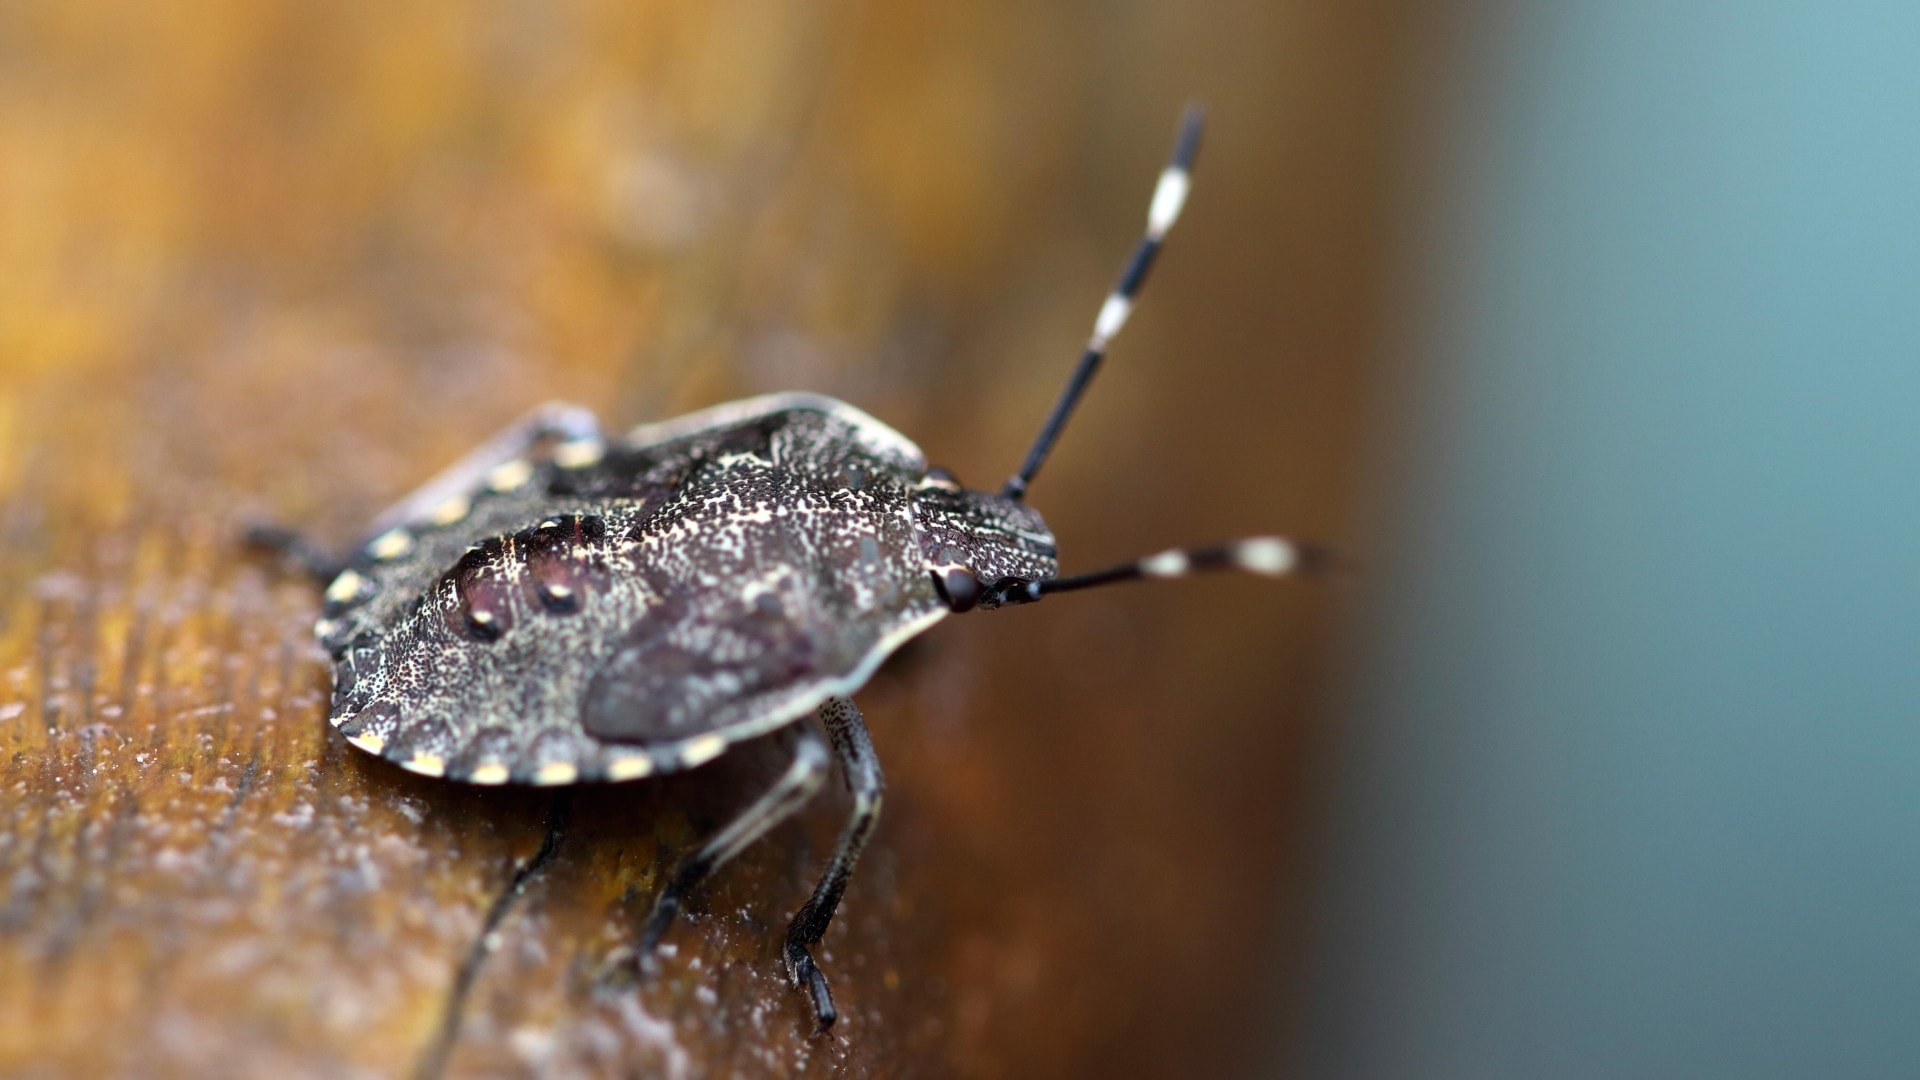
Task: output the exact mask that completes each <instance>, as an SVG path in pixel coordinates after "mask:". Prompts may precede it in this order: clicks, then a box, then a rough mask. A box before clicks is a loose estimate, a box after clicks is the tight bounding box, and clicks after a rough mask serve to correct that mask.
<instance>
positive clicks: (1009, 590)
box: [992, 536, 1328, 604]
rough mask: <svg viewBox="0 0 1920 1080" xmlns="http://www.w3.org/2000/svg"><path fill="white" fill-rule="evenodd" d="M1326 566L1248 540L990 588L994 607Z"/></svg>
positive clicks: (1273, 543) (1274, 539) (1308, 553)
mask: <svg viewBox="0 0 1920 1080" xmlns="http://www.w3.org/2000/svg"><path fill="white" fill-rule="evenodd" d="M1327 563H1328V556H1327V554H1326V553H1325V552H1324V551H1322V550H1320V549H1319V548H1315V547H1308V546H1306V545H1303V544H1298V543H1295V542H1294V541H1292V540H1288V539H1286V538H1285V537H1281V536H1250V537H1248V538H1247V539H1245V540H1236V541H1234V542H1232V543H1230V544H1221V545H1219V546H1217V547H1198V548H1172V549H1170V550H1167V551H1162V552H1160V553H1159V554H1156V555H1149V556H1147V557H1146V558H1144V559H1135V560H1134V561H1133V562H1129V563H1121V564H1120V565H1119V566H1110V567H1108V568H1106V569H1105V570H1095V571H1093V572H1091V573H1086V574H1074V575H1072V576H1070V577H1052V578H1043V579H1041V580H1039V581H1020V580H1018V579H1008V580H1004V581H1001V582H999V583H997V584H995V585H994V587H993V589H992V592H993V593H994V594H995V595H994V597H993V601H994V603H996V604H1030V603H1032V602H1033V601H1035V600H1038V599H1040V598H1041V597H1043V596H1052V595H1053V594H1054V593H1063V592H1073V591H1075V590H1076V589H1091V588H1093V587H1094V586H1096V585H1111V584H1114V583H1115V582H1120V581H1140V580H1142V579H1145V578H1181V577H1186V576H1187V575H1188V574H1192V573H1195V572H1196V571H1205V570H1240V571H1244V572H1246V573H1249V574H1260V575H1262V576H1265V577H1290V576H1292V575H1295V574H1313V573H1317V572H1319V571H1320V570H1321V569H1323V568H1324V567H1325V566H1326V565H1327Z"/></svg>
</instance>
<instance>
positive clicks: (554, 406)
mask: <svg viewBox="0 0 1920 1080" xmlns="http://www.w3.org/2000/svg"><path fill="white" fill-rule="evenodd" d="M549 440H553V441H558V442H561V443H571V444H574V445H575V446H576V447H578V448H581V449H582V450H586V451H588V452H597V448H598V447H600V445H601V443H602V440H601V436H600V422H599V421H598V420H595V419H594V416H593V413H592V412H590V411H588V410H586V409H583V408H581V407H580V406H578V405H567V404H564V403H562V402H558V401H549V402H547V403H546V404H544V405H539V406H536V407H534V409H533V410H532V411H530V412H528V413H527V414H526V415H525V416H522V417H521V418H520V419H518V420H515V421H514V422H513V423H511V424H509V425H507V427H506V428H504V429H502V430H501V432H500V433H499V434H498V435H495V436H494V437H493V438H491V439H488V440H487V441H486V442H484V443H482V444H480V446H479V447H478V448H476V449H475V450H474V451H473V452H472V453H469V454H468V455H467V456H466V457H463V458H461V459H460V460H459V461H456V462H454V463H453V464H452V465H449V466H448V467H447V468H446V469H444V470H443V471H441V473H440V474H439V475H438V476H435V477H434V478H433V479H431V480H429V481H427V482H426V483H425V484H423V485H421V486H420V488H419V489H418V490H416V491H415V492H414V493H413V494H411V495H408V496H407V497H406V498H404V499H402V500H400V501H399V502H398V503H396V504H394V505H393V506H391V507H389V508H388V509H387V510H386V512H385V513H382V514H381V515H380V516H379V517H378V518H375V519H374V523H373V526H372V527H371V528H370V529H369V530H368V535H370V536H377V535H379V534H381V533H384V532H386V531H387V530H388V529H391V528H393V527H394V526H396V525H404V524H407V523H408V522H412V521H418V520H421V519H422V518H430V517H432V516H433V514H434V513H435V512H436V511H437V510H440V509H441V508H443V507H445V506H447V505H448V502H449V500H456V499H461V498H464V497H466V496H468V495H470V494H471V493H473V492H474V491H477V490H479V488H480V487H481V486H482V485H483V484H484V483H486V481H487V476H488V474H489V473H491V472H492V471H493V470H495V469H497V468H499V467H501V466H503V465H510V464H511V463H512V462H514V461H516V460H518V459H519V458H521V457H523V456H525V455H526V454H528V453H530V452H531V451H532V450H533V449H534V448H535V447H536V446H538V445H539V444H540V443H542V442H545V441H549Z"/></svg>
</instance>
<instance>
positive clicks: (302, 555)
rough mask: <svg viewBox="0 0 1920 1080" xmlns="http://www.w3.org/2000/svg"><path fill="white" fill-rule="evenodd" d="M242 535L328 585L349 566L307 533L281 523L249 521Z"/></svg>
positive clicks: (316, 581) (317, 583) (315, 582)
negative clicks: (306, 534) (250, 523)
mask: <svg viewBox="0 0 1920 1080" xmlns="http://www.w3.org/2000/svg"><path fill="white" fill-rule="evenodd" d="M242 539H243V540H244V541H245V543H246V545H247V546H248V547H250V548H254V549H255V550H258V551H264V552H266V553H268V554H270V555H272V556H274V557H276V558H278V559H280V560H282V561H283V562H287V563H290V564H292V565H293V566H295V567H297V568H298V569H299V570H300V572H301V573H303V574H305V575H307V577H309V578H311V579H313V582H314V584H316V585H321V586H325V585H326V584H327V582H329V581H332V580H333V579H334V578H336V577H339V576H340V571H342V570H345V569H346V568H347V564H346V563H345V562H344V561H342V560H340V559H338V558H335V557H334V556H333V555H331V554H329V553H327V552H326V551H324V550H322V549H321V548H320V546H319V545H318V544H315V543H314V542H313V541H311V540H309V539H307V538H306V536H305V535H303V534H301V533H298V532H295V531H294V530H292V529H286V528H282V527H280V526H278V525H249V526H247V531H246V532H245V533H244V534H242Z"/></svg>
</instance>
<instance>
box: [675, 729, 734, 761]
mask: <svg viewBox="0 0 1920 1080" xmlns="http://www.w3.org/2000/svg"><path fill="white" fill-rule="evenodd" d="M726 752H727V740H726V739H724V738H722V737H721V736H719V735H702V736H700V737H698V738H694V739H688V740H687V741H686V742H683V743H681V744H680V764H681V765H682V766H684V767H686V768H689V769H691V768H693V767H694V766H695V765H705V764H706V763H707V762H709V761H712V760H713V759H714V758H717V757H719V756H720V755H721V754H724V753H726Z"/></svg>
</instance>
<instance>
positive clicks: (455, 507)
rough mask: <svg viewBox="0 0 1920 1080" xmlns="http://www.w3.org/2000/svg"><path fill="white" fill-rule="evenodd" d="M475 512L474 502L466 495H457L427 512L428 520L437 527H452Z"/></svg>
mask: <svg viewBox="0 0 1920 1080" xmlns="http://www.w3.org/2000/svg"><path fill="white" fill-rule="evenodd" d="M472 511H473V500H472V499H469V498H467V497H466V496H465V495H455V496H453V497H452V498H450V499H448V500H447V501H445V502H443V503H441V504H440V505H438V506H436V507H434V508H433V509H431V510H429V511H427V520H428V521H430V522H432V523H434V524H435V525H452V524H454V523H455V522H458V521H460V520H461V519H463V518H465V517H466V516H467V515H468V514H469V513H471V512H472Z"/></svg>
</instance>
